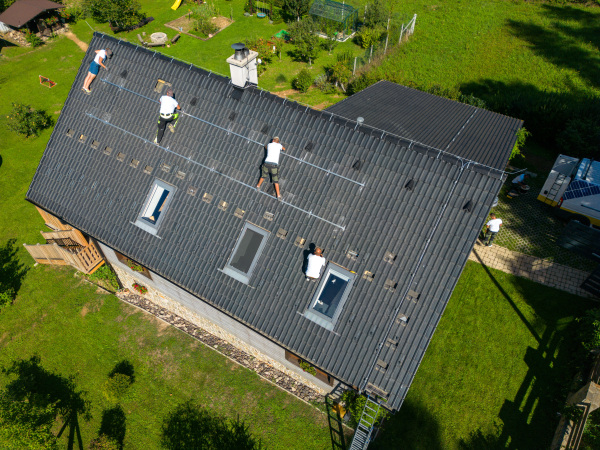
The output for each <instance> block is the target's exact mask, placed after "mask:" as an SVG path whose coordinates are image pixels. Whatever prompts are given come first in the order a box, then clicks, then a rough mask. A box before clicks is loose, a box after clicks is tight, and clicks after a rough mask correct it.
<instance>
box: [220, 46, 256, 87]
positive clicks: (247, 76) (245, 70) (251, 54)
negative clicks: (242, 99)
mask: <svg viewBox="0 0 600 450" xmlns="http://www.w3.org/2000/svg"><path fill="white" fill-rule="evenodd" d="M231 48H233V49H234V50H235V53H234V54H233V55H232V56H230V57H229V58H227V62H228V63H229V69H230V71H231V81H232V82H233V84H234V85H235V86H238V87H241V88H243V87H246V85H247V84H248V83H249V84H254V85H258V74H257V72H256V57H257V56H258V53H257V52H255V51H252V50H248V49H247V48H246V46H245V45H244V44H242V43H237V44H233V45H232V46H231Z"/></svg>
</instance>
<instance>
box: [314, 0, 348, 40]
mask: <svg viewBox="0 0 600 450" xmlns="http://www.w3.org/2000/svg"><path fill="white" fill-rule="evenodd" d="M308 13H309V14H310V16H311V17H312V18H313V19H314V20H315V21H316V22H318V23H319V24H321V31H325V30H326V29H327V27H334V28H335V29H336V30H337V31H340V32H343V33H344V34H346V35H349V34H352V32H354V31H355V30H356V23H357V22H358V10H357V9H356V8H355V7H354V6H352V5H348V4H346V3H343V2H342V3H340V2H336V1H333V0H315V1H314V3H313V4H312V6H311V7H310V11H309V12H308Z"/></svg>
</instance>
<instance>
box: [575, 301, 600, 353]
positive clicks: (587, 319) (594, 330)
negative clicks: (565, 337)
mask: <svg viewBox="0 0 600 450" xmlns="http://www.w3.org/2000/svg"><path fill="white" fill-rule="evenodd" d="M577 322H578V324H579V339H580V340H581V343H582V344H583V348H585V349H586V350H588V351H590V350H594V349H598V348H600V308H596V309H590V310H589V311H586V313H585V315H584V316H583V317H580V318H579V319H577Z"/></svg>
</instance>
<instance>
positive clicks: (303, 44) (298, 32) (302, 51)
mask: <svg viewBox="0 0 600 450" xmlns="http://www.w3.org/2000/svg"><path fill="white" fill-rule="evenodd" d="M315 25H316V24H315V22H314V21H313V20H312V19H311V18H310V17H307V18H305V19H302V20H301V21H299V22H294V23H293V24H292V25H290V28H289V30H288V32H289V33H290V38H291V40H292V42H293V44H294V45H295V46H296V50H297V57H298V59H300V60H302V61H311V60H313V59H315V58H316V57H317V55H318V54H319V36H317V35H316V31H317V30H316V26H315Z"/></svg>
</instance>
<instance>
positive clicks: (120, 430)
mask: <svg viewBox="0 0 600 450" xmlns="http://www.w3.org/2000/svg"><path fill="white" fill-rule="evenodd" d="M126 421H127V419H126V418H125V411H123V408H121V405H116V406H114V407H112V408H110V409H105V410H104V411H102V421H101V422H100V429H99V430H98V435H99V436H102V435H104V436H106V437H107V438H108V439H110V440H111V441H113V442H115V443H116V445H117V447H118V448H119V449H122V448H123V442H124V441H125V431H126Z"/></svg>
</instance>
